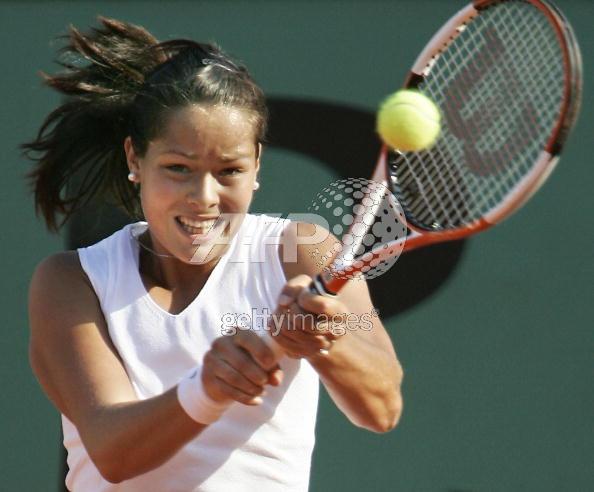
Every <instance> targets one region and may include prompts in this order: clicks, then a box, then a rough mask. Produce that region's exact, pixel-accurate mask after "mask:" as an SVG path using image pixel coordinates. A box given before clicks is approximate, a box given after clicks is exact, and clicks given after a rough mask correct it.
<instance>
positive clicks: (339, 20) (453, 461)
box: [0, 0, 594, 491]
mask: <svg viewBox="0 0 594 492" xmlns="http://www.w3.org/2000/svg"><path fill="white" fill-rule="evenodd" d="M557 3H558V5H559V6H560V7H561V8H562V9H563V10H564V11H565V13H566V14H567V16H568V17H569V19H570V20H571V22H572V23H573V25H574V27H575V30H576V32H577V37H578V40H579V41H580V44H581V47H582V50H583V57H584V63H585V74H584V77H585V91H584V100H583V111H582V115H581V118H580V120H579V124H578V126H577V128H576V129H575V131H574V133H573V134H572V136H571V138H570V141H569V143H568V145H567V149H566V153H565V154H564V156H563V158H562V160H561V163H560V165H559V167H558V169H557V170H556V171H555V174H554V175H553V177H552V179H551V180H550V181H549V182H548V183H547V184H546V186H545V187H544V188H543V190H542V191H541V192H540V193H539V194H538V195H537V196H536V197H535V198H534V199H533V201H532V202H530V203H529V204H528V205H527V207H526V208H525V209H524V210H522V211H521V212H520V213H519V214H518V215H516V216H514V217H513V218H511V219H510V220H509V221H508V222H506V223H505V224H503V225H501V226H500V227H498V228H497V229H496V230H492V231H489V232H487V233H485V234H484V235H481V236H479V237H476V238H473V239H472V240H470V241H469V242H468V244H467V247H466V249H465V252H464V256H463V258H462V261H461V262H460V264H459V266H458V268H457V270H456V271H455V273H454V274H453V275H452V276H451V277H450V278H449V280H448V281H447V282H446V283H445V285H444V286H443V287H442V288H441V289H440V290H439V291H438V292H437V293H436V294H435V295H434V296H432V297H431V298H430V299H428V300H427V301H425V302H423V303H421V304H420V305H418V306H416V307H415V308H413V309H411V310H409V311H407V312H406V313H404V314H403V315H400V316H398V317H393V318H390V319H387V320H385V321H386V324H387V325H388V326H389V327H390V328H391V329H392V334H393V339H394V342H395V344H396V347H397V351H398V353H399V356H400V358H401V361H402V363H403V365H404V368H405V372H406V378H405V384H404V399H405V411H404V415H403V418H402V421H401V424H400V425H399V427H398V428H397V429H396V430H394V431H393V432H392V433H390V434H388V435H381V436H378V435H373V434H370V433H368V432H365V431H362V430H359V429H357V428H355V427H353V426H351V425H350V424H349V423H348V422H347V421H346V419H345V418H343V417H342V415H341V414H339V412H338V411H337V410H336V409H334V408H333V407H332V405H331V403H330V402H329V400H328V398H327V397H325V396H324V397H323V399H322V403H321V410H320V417H319V422H318V433H317V436H318V437H317V447H316V451H315V455H314V460H313V474H312V487H311V489H312V490H313V491H326V490H344V491H358V490H379V491H391V490H401V491H448V490H449V491H453V490H457V491H471V490H472V491H516V490H525V491H561V490H563V491H582V490H594V467H593V458H594V433H593V429H594V425H593V424H594V422H593V420H594V393H593V389H592V387H593V376H594V374H593V373H594V364H593V362H594V358H593V355H594V351H593V349H594V343H593V341H594V337H593V336H592V330H593V328H594V296H593V294H592V286H593V283H592V277H593V275H594V258H593V255H594V253H593V251H594V233H593V230H592V225H593V224H592V222H593V220H592V213H593V212H594V207H593V199H592V187H593V186H594V162H593V154H594V145H593V143H592V141H593V135H594V134H593V131H594V115H593V114H592V109H593V105H592V97H591V94H590V92H589V89H590V87H591V82H592V76H593V71H592V65H591V63H590V61H591V59H592V56H594V46H593V43H594V34H593V33H592V26H594V3H593V2H591V1H588V0H582V1H580V0H558V2H557ZM463 5H464V2H463V1H458V0H455V1H454V0H451V1H450V0H433V1H430V0H415V1H409V0H406V1H403V0H400V1H398V0H395V1H390V2H387V1H386V2H379V1H376V2H354V1H317V2H314V1H309V2H308V1H301V2H297V1H218V2H215V1H195V2H167V3H166V2H145V1H129V2H98V1H95V2H91V1H89V2H66V1H48V2H1V3H0V46H2V55H3V64H2V78H1V82H0V83H1V84H2V96H3V97H2V99H1V101H0V105H1V107H2V120H1V125H2V126H1V131H0V152H1V162H2V165H3V166H4V169H5V178H6V179H5V180H4V183H3V185H2V194H1V195H0V203H1V207H0V214H1V215H0V216H1V220H2V227H1V229H0V230H1V231H2V232H1V234H2V236H1V237H2V255H1V261H2V264H1V271H2V272H3V275H2V278H1V282H2V284H1V285H0V292H1V294H2V306H3V314H4V316H3V326H2V337H1V340H2V357H1V358H0V361H1V362H0V364H1V371H2V372H1V374H2V383H3V384H2V394H3V396H2V406H1V409H0V411H1V413H0V417H1V420H0V422H1V423H0V425H1V429H2V434H1V442H2V447H1V449H0V455H1V456H0V489H1V490H15V491H16V490H19V491H20V490H23V491H37V490H39V491H43V490H49V491H52V490H56V487H57V483H58V473H59V459H60V455H59V420H58V414H57V412H56V411H55V410H54V409H53V407H52V406H51V405H50V404H49V402H48V401H47V399H46V398H45V397H44V395H43V394H42V393H41V391H40V389H39V387H38V386H37V383H36V381H35V379H34V377H33V376H32V373H31V370H30V369H29V365H28V360H27V339H28V334H27V333H28V327H27V310H26V298H27V286H28V283H29V279H30V276H31V273H32V271H33V268H34V266H35V265H36V264H37V263H38V262H39V261H40V259H42V258H43V257H45V256H46V255H48V254H50V253H53V252H55V251H58V250H60V249H62V248H63V245H64V238H63V237H56V236H52V235H49V234H48V233H46V231H45V229H44V226H43V225H42V223H41V222H40V221H39V220H37V219H36V218H35V215H34V213H33V208H32V200H31V197H30V195H29V194H28V192H27V190H26V188H25V185H24V182H23V180H22V176H23V174H24V172H25V171H26V170H27V169H28V164H27V163H26V162H25V161H24V160H23V159H22V158H21V157H20V156H19V153H18V151H17V148H16V147H17V144H18V143H20V142H22V141H24V140H27V139H31V138H32V137H33V136H34V133H35V132H36V130H37V128H38V126H39V124H40V122H41V120H42V118H43V117H45V115H46V114H47V113H48V112H49V111H50V110H51V109H52V108H53V107H54V106H55V105H56V104H57V102H58V96H57V95H55V94H53V93H51V92H50V91H49V90H48V89H45V88H42V87H41V84H40V83H39V80H38V78H37V77H36V71H37V70H39V69H45V70H53V69H54V68H55V67H54V66H53V65H52V63H51V60H52V58H53V56H54V52H55V46H52V44H51V42H50V40H51V39H52V38H54V37H55V36H56V35H58V34H61V33H63V32H64V31H65V28H66V26H67V25H68V24H69V23H73V24H75V25H77V26H81V27H83V28H85V27H86V26H89V25H90V24H92V23H94V18H95V15H96V14H99V13H100V14H103V15H107V16H114V17H118V18H121V19H123V20H128V21H131V22H134V23H138V24H141V25H144V26H146V27H147V28H149V29H150V30H151V31H153V32H154V33H155V34H156V35H157V36H158V37H159V38H161V39H167V38H173V37H191V38H196V39H200V40H216V41H217V42H219V43H220V44H221V45H222V46H223V47H224V48H225V49H227V51H229V52H231V53H232V54H234V55H235V56H237V57H239V58H241V59H243V60H244V61H245V62H246V63H247V65H248V66H249V67H250V68H251V70H252V72H253V73H254V75H255V77H256V78H257V80H258V81H259V82H260V83H261V85H262V86H263V88H264V89H265V91H266V92H267V93H268V94H269V95H270V96H278V97H299V98H307V99H313V100H322V101H330V102H333V103H338V104H344V105H347V106H352V107H355V108H359V109H364V110H368V111H373V110H374V109H375V107H376V105H377V103H378V102H379V101H380V100H381V99H382V98H383V97H384V96H385V95H386V94H388V93H390V92H392V91H393V90H395V89H396V88H398V86H399V85H400V84H401V82H402V81H403V78H404V76H405V74H406V70H407V69H408V67H409V66H410V65H411V63H412V62H413V61H414V58H415V56H416V55H417V53H418V52H419V50H420V49H421V48H422V47H423V46H424V44H425V42H426V41H427V40H428V38H429V36H430V35H432V34H433V32H434V30H435V29H436V28H437V27H439V26H440V25H441V23H442V22H443V21H444V20H445V19H447V18H448V17H449V16H450V15H451V14H452V13H454V12H455V11H456V10H457V9H458V8H461V7H462V6H463ZM527 35H529V33H527ZM369 132H373V128H369ZM333 143H334V144H335V145H337V146H339V145H340V144H341V142H340V141H336V142H333ZM263 164H264V168H265V171H264V175H263V177H262V181H263V187H262V191H261V192H260V196H259V198H258V201H257V203H256V205H257V206H258V208H259V209H261V210H267V211H270V212H273V211H291V210H294V211H295V210H297V211H303V210H304V208H305V207H306V206H307V204H308V203H309V201H310V200H311V199H312V198H313V196H314V195H315V193H316V192H317V191H318V190H319V188H317V187H316V186H317V184H318V183H319V187H321V186H322V185H324V184H326V183H327V182H328V181H329V180H330V179H332V178H333V177H335V174H333V172H330V171H329V170H327V169H324V167H323V166H322V165H321V164H320V163H318V162H315V161H313V160H311V159H306V158H303V157H301V156H299V155H297V154H294V153H290V152H286V151H281V150H270V151H269V152H268V153H267V154H266V155H265V159H264V163H263ZM372 164H373V163H372V162H364V163H361V165H362V166H363V169H362V172H361V175H362V176H365V175H366V174H367V171H365V170H364V169H365V168H367V169H370V168H371V166H372ZM288 183H290V186H288V187H287V184H288ZM314 183H315V184H316V186H313V184H314ZM277 185H278V186H279V188H277V189H276V191H275V186H277ZM427 268H431V265H430V264H428V265H427ZM392 275H393V279H394V281H395V282H400V283H402V282H404V283H406V282H407V279H406V278H399V277H398V275H397V274H395V273H392ZM296 418H298V416H296Z"/></svg>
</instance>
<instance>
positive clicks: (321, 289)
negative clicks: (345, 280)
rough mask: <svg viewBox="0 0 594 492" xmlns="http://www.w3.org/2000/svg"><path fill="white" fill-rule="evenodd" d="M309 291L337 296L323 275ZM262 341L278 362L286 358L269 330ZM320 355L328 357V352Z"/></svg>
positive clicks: (318, 277) (312, 283) (316, 278)
mask: <svg viewBox="0 0 594 492" xmlns="http://www.w3.org/2000/svg"><path fill="white" fill-rule="evenodd" d="M308 289H309V291H310V292H311V293H312V294H316V295H319V296H329V297H335V296H336V294H333V293H332V292H330V291H329V290H327V289H326V286H325V283H324V279H323V278H322V276H321V275H317V276H316V277H315V278H314V279H313V280H312V281H311V284H309V287H308ZM262 340H264V342H265V343H266V345H268V348H270V350H272V352H273V353H274V358H275V360H276V361H277V362H278V361H279V360H280V359H282V358H283V357H284V355H285V351H284V350H283V348H282V347H281V346H280V345H279V344H278V343H277V341H276V340H275V339H274V336H273V335H272V333H271V332H270V331H269V330H266V333H265V334H264V336H263V337H262ZM320 353H321V354H324V355H327V354H328V351H327V350H324V349H321V350H320Z"/></svg>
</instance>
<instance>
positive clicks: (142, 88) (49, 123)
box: [20, 16, 268, 232]
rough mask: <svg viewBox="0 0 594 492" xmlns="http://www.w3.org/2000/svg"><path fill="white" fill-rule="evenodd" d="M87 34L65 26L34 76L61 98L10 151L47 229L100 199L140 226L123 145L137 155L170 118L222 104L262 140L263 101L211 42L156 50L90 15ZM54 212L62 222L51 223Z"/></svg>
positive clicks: (176, 43) (138, 33)
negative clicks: (248, 117) (243, 114)
mask: <svg viewBox="0 0 594 492" xmlns="http://www.w3.org/2000/svg"><path fill="white" fill-rule="evenodd" d="M98 20H99V22H100V23H101V24H102V27H100V28H92V29H91V31H90V32H89V33H87V34H83V33H81V32H80V31H79V30H78V29H76V28H75V27H73V26H70V29H69V33H68V34H67V35H65V36H62V38H66V39H68V42H67V44H66V46H64V47H63V48H61V49H60V51H59V57H58V60H57V63H58V64H59V65H61V66H62V67H64V68H65V70H64V71H63V72H61V73H58V74H56V75H48V74H45V73H43V72H42V73H41V75H42V77H43V78H44V81H45V84H46V85H48V86H50V87H52V88H53V89H55V90H57V91H58V92H60V93H62V94H64V95H65V96H67V97H66V98H65V100H64V102H63V103H62V104H61V105H60V106H59V107H57V108H56V109H55V110H53V111H52V112H51V113H50V114H49V115H48V116H47V118H46V119H45V121H44V122H43V124H42V125H41V128H40V129H39V132H38V134H37V137H36V138H35V140H33V141H31V142H27V143H24V144H22V145H21V146H20V147H21V149H22V150H23V154H24V155H25V156H26V157H27V158H29V159H31V160H33V161H35V163H36V165H35V168H34V169H33V170H32V171H30V172H29V173H28V174H27V179H28V180H29V184H30V186H31V188H32V191H33V193H34V196H35V210H36V213H37V214H38V215H39V214H40V213H41V214H42V215H43V218H44V220H45V222H46V224H47V227H48V229H49V230H50V231H53V232H57V231H58V230H59V229H60V228H61V227H62V226H63V225H64V223H65V222H66V221H67V220H68V218H69V217H70V216H71V215H72V214H73V213H74V212H76V211H77V210H78V209H80V208H82V207H84V206H85V205H87V204H88V203H89V202H90V201H91V200H92V199H93V198H95V197H101V198H104V199H106V200H108V201H110V202H112V203H113V204H114V205H116V206H118V207H120V208H123V209H124V210H125V211H126V212H127V213H128V215H130V216H131V217H135V218H142V210H141V207H140V197H139V190H138V187H135V186H134V185H133V184H132V183H131V182H130V181H128V179H127V178H126V176H127V174H128V167H127V163H126V155H125V152H124V145H123V143H124V139H125V138H126V137H127V136H128V135H129V136H130V137H131V140H132V144H133V147H134V150H135V152H136V154H137V155H138V156H140V157H143V156H144V155H145V153H146V151H147V148H148V145H149V142H150V141H152V140H154V139H155V138H156V137H158V136H159V132H160V131H162V130H163V128H164V125H165V123H166V121H167V117H168V116H169V115H170V113H171V111H173V110H175V109H179V108H182V107H184V106H187V105H189V104H200V103H203V104H224V105H228V106H232V107H237V108H241V109H245V110H247V111H249V112H251V113H252V114H253V115H254V123H255V128H256V138H257V140H258V142H262V141H263V140H264V137H265V134H266V125H267V116H268V114H267V109H266V102H265V99H264V95H263V93H262V90H261V89H260V88H259V87H258V86H257V85H256V83H255V82H254V81H253V79H252V78H251V76H250V75H249V73H248V71H247V70H246V68H245V67H244V66H243V65H241V64H239V63H237V62H235V61H233V60H231V59H230V58H229V57H228V56H227V55H226V54H225V53H224V52H223V51H221V50H220V49H219V48H218V47H217V46H215V45H213V44H204V43H198V42H195V41H191V40H186V39H174V40H171V41H164V42H159V41H158V40H157V39H156V38H155V37H154V36H153V35H152V34H150V33H149V32H148V31H147V30H146V29H144V28H143V27H140V26H135V25H133V24H129V23H126V22H121V21H118V20H115V19H109V18H105V17H101V16H99V17H98ZM58 214H61V215H64V218H63V220H62V221H61V222H60V223H58V218H57V216H58Z"/></svg>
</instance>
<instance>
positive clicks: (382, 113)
mask: <svg viewBox="0 0 594 492" xmlns="http://www.w3.org/2000/svg"><path fill="white" fill-rule="evenodd" d="M440 128H441V115H440V113H439V109H437V106H436V105H435V103H434V102H433V101H432V100H431V99H429V98H428V97H427V96H425V95H424V94H422V93H421V92H419V91H416V90H411V89H403V90H400V91H398V92H395V93H394V94H392V95H391V96H389V97H388V98H387V99H385V100H384V101H383V102H382V104H381V105H380V108H379V111H378V113H377V125H376V129H377V132H378V133H379V135H380V137H381V138H382V140H383V141H384V142H385V143H386V145H388V146H390V147H392V148H394V149H397V150H402V151H404V152H416V151H419V150H424V149H427V148H429V147H431V146H432V145H433V144H434V143H435V140H437V137H438V136H439V132H440Z"/></svg>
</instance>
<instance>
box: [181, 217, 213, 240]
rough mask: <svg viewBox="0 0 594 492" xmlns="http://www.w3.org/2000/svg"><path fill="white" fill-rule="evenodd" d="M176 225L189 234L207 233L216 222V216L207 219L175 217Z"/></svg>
mask: <svg viewBox="0 0 594 492" xmlns="http://www.w3.org/2000/svg"><path fill="white" fill-rule="evenodd" d="M175 221H176V222H177V223H178V225H179V226H180V227H181V228H182V229H183V230H184V231H185V232H186V233H188V234H189V235H191V236H205V235H207V234H208V233H209V232H210V231H211V230H212V228H213V227H214V225H215V224H216V222H217V218H216V217H215V218H213V219H207V220H196V219H190V218H187V217H176V218H175Z"/></svg>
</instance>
